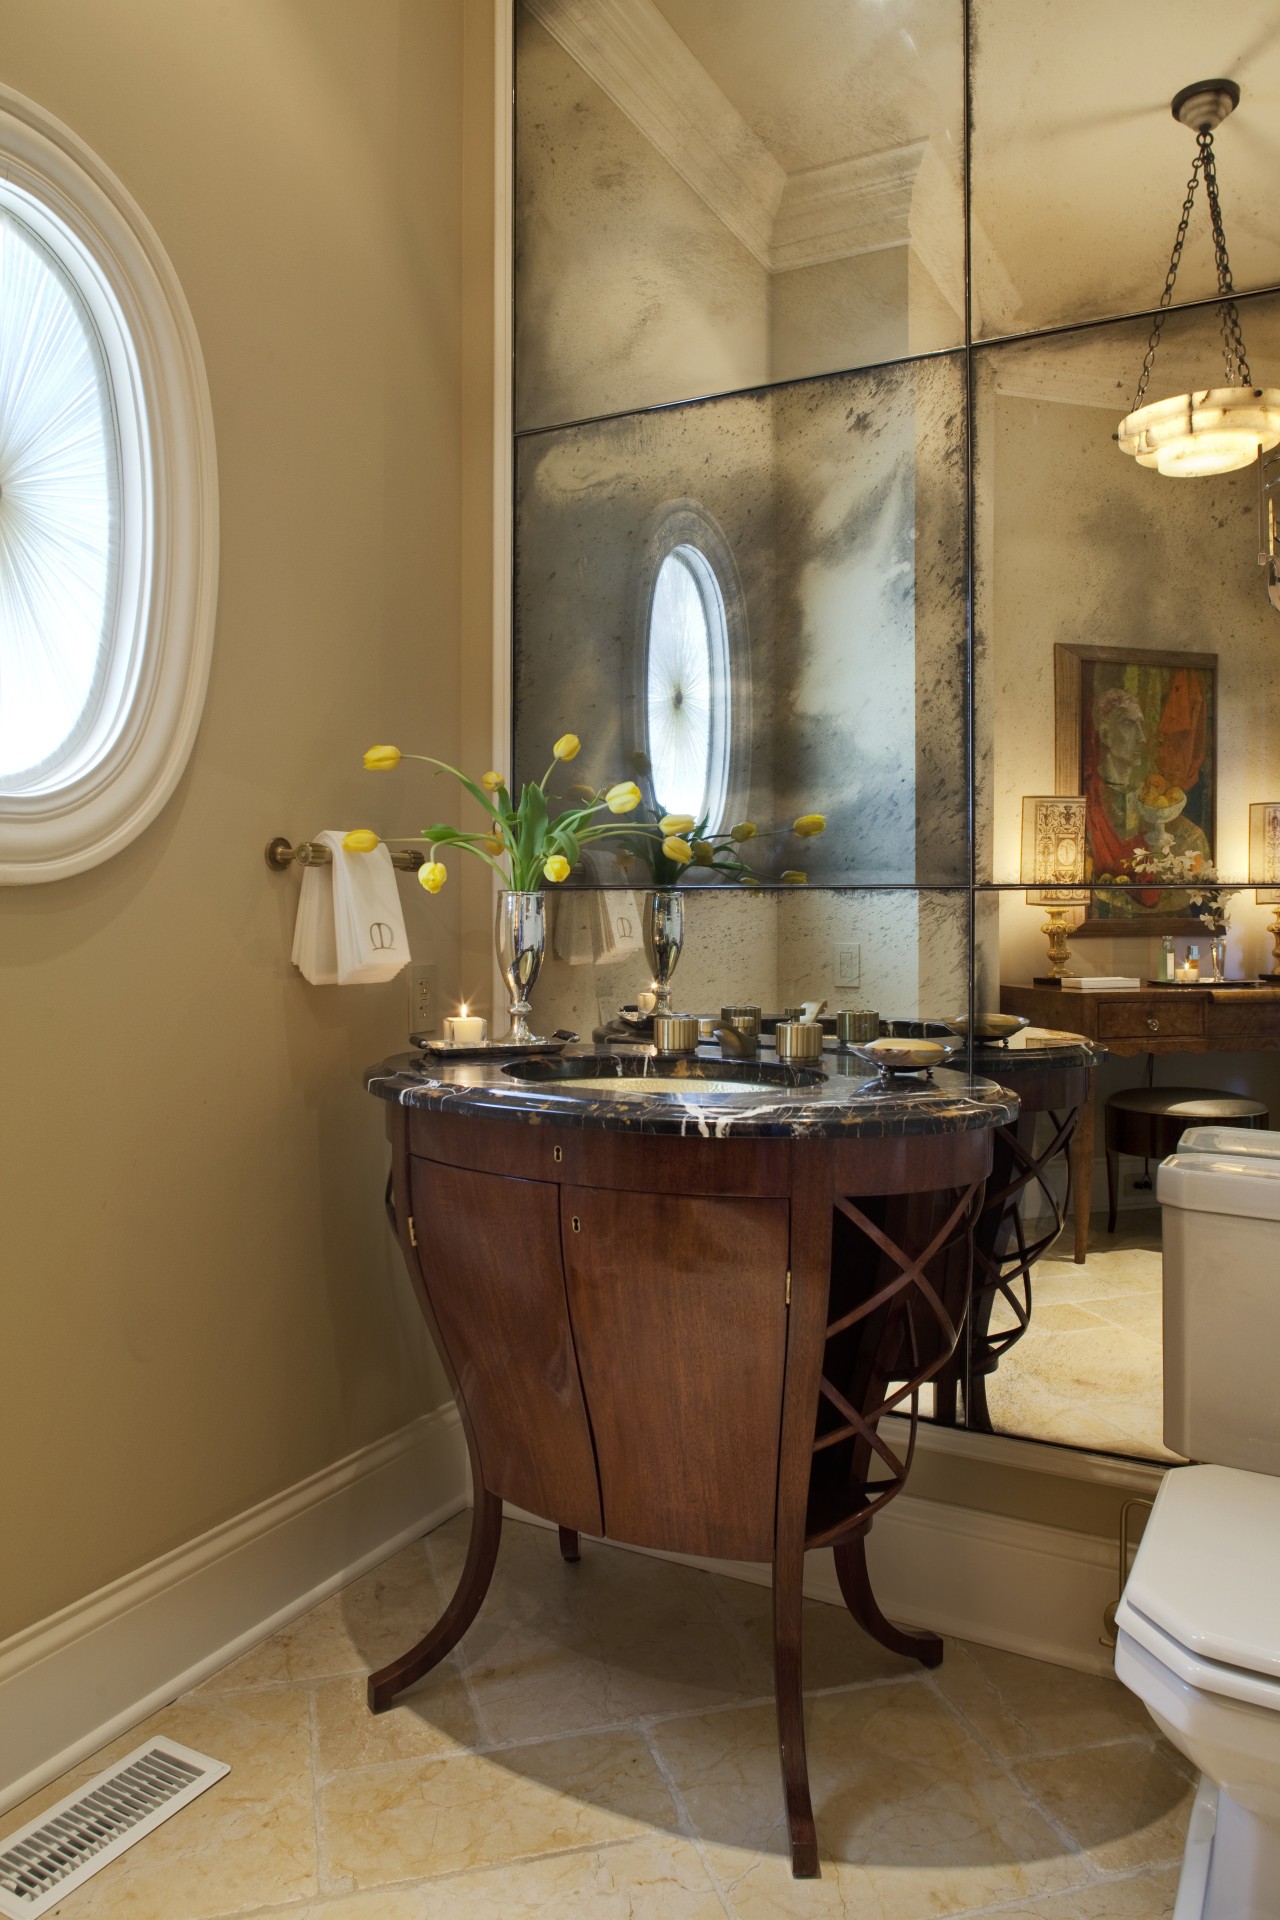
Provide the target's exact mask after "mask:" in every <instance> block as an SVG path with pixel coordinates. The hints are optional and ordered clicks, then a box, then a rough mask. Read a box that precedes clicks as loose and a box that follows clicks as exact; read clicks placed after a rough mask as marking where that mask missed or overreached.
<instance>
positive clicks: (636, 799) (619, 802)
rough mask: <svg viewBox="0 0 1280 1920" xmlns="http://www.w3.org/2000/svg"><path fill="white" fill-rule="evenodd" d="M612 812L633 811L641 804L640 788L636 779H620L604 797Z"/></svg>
mask: <svg viewBox="0 0 1280 1920" xmlns="http://www.w3.org/2000/svg"><path fill="white" fill-rule="evenodd" d="M604 803H605V805H606V807H608V809H609V811H610V813H631V812H633V811H634V810H635V808H636V807H638V806H639V805H640V789H639V787H638V786H637V785H636V783H635V781H634V780H620V781H619V782H618V784H617V786H616V787H610V789H609V791H608V793H606V795H605V797H604Z"/></svg>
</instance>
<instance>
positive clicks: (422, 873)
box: [418, 860, 449, 893]
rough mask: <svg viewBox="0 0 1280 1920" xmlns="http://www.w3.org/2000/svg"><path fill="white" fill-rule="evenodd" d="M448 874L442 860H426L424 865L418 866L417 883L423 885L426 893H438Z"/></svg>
mask: <svg viewBox="0 0 1280 1920" xmlns="http://www.w3.org/2000/svg"><path fill="white" fill-rule="evenodd" d="M448 878H449V875H448V873H447V871H446V869H445V867H444V864H443V862H441V861H439V860H428V861H427V864H426V866H425V867H419V868H418V885H419V886H420V887H425V888H426V890H427V892H428V893H439V891H440V889H441V887H442V886H443V885H444V883H445V881H446V880H447V879H448Z"/></svg>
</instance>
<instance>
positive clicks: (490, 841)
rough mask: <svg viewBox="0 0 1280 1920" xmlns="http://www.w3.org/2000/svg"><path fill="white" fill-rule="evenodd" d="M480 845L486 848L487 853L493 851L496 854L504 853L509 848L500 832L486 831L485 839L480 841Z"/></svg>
mask: <svg viewBox="0 0 1280 1920" xmlns="http://www.w3.org/2000/svg"><path fill="white" fill-rule="evenodd" d="M480 845H481V846H482V847H483V848H484V850H485V852H486V853H492V854H495V855H497V854H503V853H505V852H506V850H507V843H506V841H505V840H504V839H503V837H502V835H501V834H500V833H486V835H485V836H484V839H483V840H482V841H481V842H480Z"/></svg>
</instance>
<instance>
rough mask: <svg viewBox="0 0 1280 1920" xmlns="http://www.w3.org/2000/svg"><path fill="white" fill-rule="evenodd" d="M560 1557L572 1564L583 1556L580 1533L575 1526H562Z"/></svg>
mask: <svg viewBox="0 0 1280 1920" xmlns="http://www.w3.org/2000/svg"><path fill="white" fill-rule="evenodd" d="M560 1558H561V1559H562V1560H567V1561H568V1562H569V1564H570V1566H572V1565H574V1564H575V1562H577V1561H579V1560H581V1558H582V1554H581V1551H580V1550H579V1547H578V1535H577V1532H576V1531H575V1529H574V1528H573V1527H561V1528H560Z"/></svg>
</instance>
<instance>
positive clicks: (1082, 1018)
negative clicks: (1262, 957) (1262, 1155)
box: [1000, 984, 1280, 1260]
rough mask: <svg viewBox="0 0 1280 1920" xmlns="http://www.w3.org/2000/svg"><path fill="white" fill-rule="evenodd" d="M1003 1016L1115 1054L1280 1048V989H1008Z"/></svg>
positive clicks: (1089, 1129) (1089, 1141) (1080, 1244)
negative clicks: (1081, 1039) (1077, 1038)
mask: <svg viewBox="0 0 1280 1920" xmlns="http://www.w3.org/2000/svg"><path fill="white" fill-rule="evenodd" d="M1000 1011H1001V1012H1002V1013H1020V1014H1023V1015H1025V1016H1026V1018H1027V1019H1028V1020H1030V1021H1031V1022H1032V1024H1033V1025H1035V1026H1037V1027H1053V1028H1056V1029H1057V1030H1058V1032H1060V1033H1078V1034H1082V1035H1083V1036H1084V1038H1085V1039H1086V1040H1093V1041H1095V1042H1099V1043H1101V1045H1102V1046H1104V1047H1105V1048H1106V1050H1107V1052H1108V1053H1114V1054H1122V1055H1132V1054H1140V1053H1255V1052H1260V1051H1266V1052H1275V1051H1276V1050H1278V1049H1280V987H1269V986H1261V985H1259V986H1243V985H1240V986H1232V985H1230V984H1227V985H1224V986H1218V987H1215V986H1209V985H1203V986H1196V987H1130V988H1128V989H1121V990H1120V991H1118V992H1115V993H1076V992H1073V991H1072V990H1071V989H1070V988H1067V989H1066V990H1065V991H1064V989H1063V988H1061V987H1031V986H1002V987H1001V989H1000ZM1093 1136H1094V1103H1093V1102H1092V1101H1091V1102H1090V1104H1089V1106H1088V1107H1087V1108H1086V1109H1085V1110H1084V1111H1083V1112H1082V1113H1081V1116H1080V1122H1079V1125H1078V1126H1077V1128H1076V1137H1075V1140H1074V1141H1073V1142H1072V1152H1071V1171H1072V1180H1073V1183H1074V1187H1075V1194H1076V1207H1075V1247H1076V1259H1077V1260H1083V1258H1084V1249H1085V1248H1086V1247H1087V1245H1088V1239H1089V1213H1090V1208H1091V1206H1092V1202H1093Z"/></svg>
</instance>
